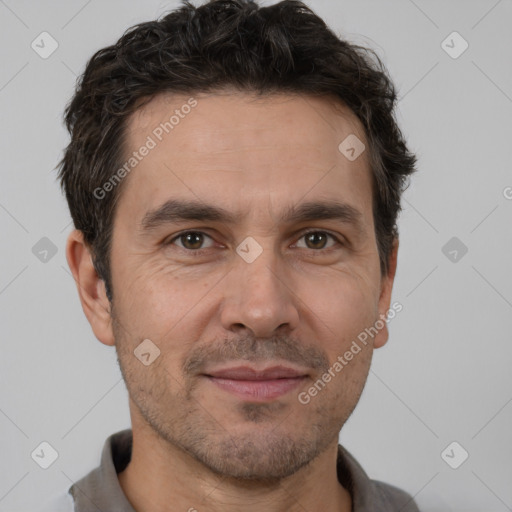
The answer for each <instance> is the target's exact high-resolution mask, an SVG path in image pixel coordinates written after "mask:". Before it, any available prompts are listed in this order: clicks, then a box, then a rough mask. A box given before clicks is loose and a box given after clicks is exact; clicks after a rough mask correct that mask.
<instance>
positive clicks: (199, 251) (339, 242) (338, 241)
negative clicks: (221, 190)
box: [164, 229, 345, 256]
mask: <svg viewBox="0 0 512 512" xmlns="http://www.w3.org/2000/svg"><path fill="white" fill-rule="evenodd" d="M190 233H196V234H201V235H205V236H207V237H208V238H210V239H212V240H213V238H212V237H211V236H210V235H208V234H207V233H205V232H204V231H199V230H188V231H182V232H181V233H178V234H177V235H175V236H174V237H173V238H172V239H170V240H169V241H167V242H164V245H166V246H167V245H172V244H173V242H174V241H176V240H178V239H180V238H181V237H183V236H185V235H188V234H190ZM312 233H322V234H324V235H327V236H329V237H331V238H332V239H333V240H334V241H335V242H336V243H337V244H339V245H341V246H344V245H345V244H344V243H343V242H342V241H341V240H340V239H339V238H338V237H337V236H336V235H334V234H332V233H331V232H329V231H323V230H319V229H312V230H310V231H305V232H304V233H301V235H300V237H299V240H301V239H302V238H304V237H306V236H307V235H310V234H312ZM178 248H179V249H181V250H182V251H186V252H187V253H189V254H193V255H194V256H201V255H202V254H203V251H208V250H209V249H210V248H207V249H195V250H194V249H186V248H184V247H180V246H178ZM306 249H308V248H307V247H306ZM334 249H335V247H328V248H326V249H309V250H310V251H313V252H329V251H331V250H334Z"/></svg>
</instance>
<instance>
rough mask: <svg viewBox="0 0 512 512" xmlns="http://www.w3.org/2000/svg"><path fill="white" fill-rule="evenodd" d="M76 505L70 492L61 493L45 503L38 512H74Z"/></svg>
mask: <svg viewBox="0 0 512 512" xmlns="http://www.w3.org/2000/svg"><path fill="white" fill-rule="evenodd" d="M74 511H75V505H74V500H73V497H72V496H71V494H69V493H68V491H61V492H60V493H58V494H54V495H53V496H51V497H50V498H49V499H48V500H47V501H45V502H44V503H43V504H42V505H41V508H39V509H38V510H37V511H36V512H74Z"/></svg>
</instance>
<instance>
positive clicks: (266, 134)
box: [119, 92, 372, 221]
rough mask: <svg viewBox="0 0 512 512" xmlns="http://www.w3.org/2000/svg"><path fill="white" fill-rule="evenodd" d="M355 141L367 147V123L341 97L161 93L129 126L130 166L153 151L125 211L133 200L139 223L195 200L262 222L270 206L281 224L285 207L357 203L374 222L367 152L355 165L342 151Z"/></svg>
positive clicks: (137, 173) (140, 165)
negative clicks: (166, 206)
mask: <svg viewBox="0 0 512 512" xmlns="http://www.w3.org/2000/svg"><path fill="white" fill-rule="evenodd" d="M347 137H348V139H347ZM353 137H357V140H359V141H360V143H361V145H362V144H365V145H366V139H365V134H364V130H363V128H362V125H361V123H360V121H359V120H358V119H357V117H356V116H355V114H354V113H353V112H352V111H351V110H350V109H348V108H347V107H346V106H344V105H342V104H341V103H339V102H336V101H335V100H334V98H316V97H312V96H305V95H297V94H293V95H292V94H274V95H270V96H262V97H259V96H256V95H254V94H250V93H240V92H237V93H235V92H219V93H211V94H194V95H182V94H180V95H177V94H160V95H158V96H156V97H155V98H153V99H152V100H151V101H150V102H148V103H147V104H146V105H144V106H143V107H141V108H139V109H138V110H137V111H136V112H135V113H134V114H133V115H132V116H131V117H130V118H129V119H128V122H127V126H126V139H125V151H126V159H128V158H129V157H130V155H132V153H133V152H138V153H141V152H142V151H140V150H141V149H142V148H143V147H144V146H146V147H150V148H151V149H150V150H149V151H143V152H144V153H145V156H144V157H142V158H140V156H139V158H140V160H138V161H137V164H136V166H135V167H133V170H132V171H130V174H129V176H127V178H125V179H126V181H127V183H125V184H124V189H123V193H122V195H121V200H120V205H119V207H120V208H122V205H123V204H124V203H125V202H126V201H128V202H129V203H130V206H131V210H132V214H133V215H134V216H138V218H139V219H140V218H142V216H143V215H144V213H145V212H146V211H147V210H148V209H151V208H154V207H155V206H157V205H158V204H161V203H163V202H164V201H166V200H167V199H168V198H169V197H177V196H187V197H188V198H190V199H196V200H199V201H201V200H204V202H207V203H212V200H213V201H214V202H218V203H222V204H223V205H231V206H233V208H232V210H233V211H235V212H238V213H240V214H241V213H243V212H245V213H249V212H250V211H253V212H254V215H256V214H257V209H256V208H255V207H256V206H257V205H258V204H259V205H262V204H264V205H265V208H266V209H267V211H268V210H269V208H270V209H272V210H273V211H274V210H275V214H276V216H278V211H277V210H280V209H281V208H280V205H281V206H282V208H283V209H286V208H289V207H290V206H291V205H292V204H296V203H298V202H300V201H301V200H306V199H307V200H313V199H318V198H325V199H337V200H340V199H344V200H346V202H347V203H350V204H352V205H354V206H357V205H359V209H361V210H364V211H363V213H364V215H365V216H366V217H368V216H371V201H370V198H371V188H372V185H371V173H370V169H369V165H368V155H367V151H363V152H362V153H361V155H360V156H359V157H358V158H357V159H355V160H350V159H349V158H347V156H346V153H343V152H342V151H340V144H342V143H343V142H344V141H346V140H349V141H353V140H354V139H353ZM349 145H350V144H349ZM352 145H353V144H352ZM343 147H344V146H343ZM342 149H343V148H342ZM356 149H357V148H356ZM367 220H368V221H369V220H370V219H369V218H367Z"/></svg>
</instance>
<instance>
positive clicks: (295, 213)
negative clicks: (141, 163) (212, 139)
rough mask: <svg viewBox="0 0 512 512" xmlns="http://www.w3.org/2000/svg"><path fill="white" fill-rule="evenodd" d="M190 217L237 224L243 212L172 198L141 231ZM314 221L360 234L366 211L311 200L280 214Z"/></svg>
mask: <svg viewBox="0 0 512 512" xmlns="http://www.w3.org/2000/svg"><path fill="white" fill-rule="evenodd" d="M190 220H194V221H201V222H219V223H222V224H235V223H236V222H237V221H238V220H240V215H236V214H234V213H232V212H230V211H228V210H226V209H225V208H222V207H221V206H214V205H209V204H205V203H202V202H199V201H194V200H183V199H169V200H168V201H166V202H165V203H163V204H162V205H161V206H159V207H157V208H155V209H153V210H149V211H148V212H147V213H146V214H145V215H144V217H143V219H142V220H141V222H140V231H141V233H143V234H144V233H146V232H151V231H153V230H155V229H157V228H159V227H160V226H162V225H166V224H172V223H179V222H183V221H190ZM314 220H338V221H341V222H343V223H346V224H348V225H351V226H352V227H353V228H354V229H355V231H356V233H357V234H358V235H362V234H364V232H365V229H364V223H363V214H362V213H361V212H360V211H359V210H358V209H357V208H355V207H353V206H351V205H349V204H347V203H343V202H340V201H334V200H323V201H310V202H305V203H302V204H298V205H297V204H295V205H291V206H289V207H287V208H286V209H285V210H284V212H283V214H282V215H281V217H280V221H281V222H284V223H300V222H308V221H314Z"/></svg>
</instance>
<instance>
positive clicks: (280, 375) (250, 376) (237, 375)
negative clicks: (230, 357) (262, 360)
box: [205, 365, 307, 380]
mask: <svg viewBox="0 0 512 512" xmlns="http://www.w3.org/2000/svg"><path fill="white" fill-rule="evenodd" d="M205 375H207V376H208V377H215V378H219V379H232V380H273V379H293V378H296V377H304V376H306V375H307V372H305V371H302V370H299V369H297V368H293V367H292V366H285V365H275V366H269V367H268V368H264V369H261V370H257V369H256V368H254V367H252V366H234V367H231V368H221V369H217V370H211V371H208V372H205Z"/></svg>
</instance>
